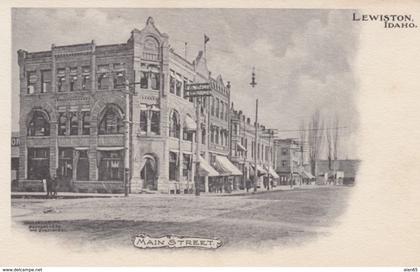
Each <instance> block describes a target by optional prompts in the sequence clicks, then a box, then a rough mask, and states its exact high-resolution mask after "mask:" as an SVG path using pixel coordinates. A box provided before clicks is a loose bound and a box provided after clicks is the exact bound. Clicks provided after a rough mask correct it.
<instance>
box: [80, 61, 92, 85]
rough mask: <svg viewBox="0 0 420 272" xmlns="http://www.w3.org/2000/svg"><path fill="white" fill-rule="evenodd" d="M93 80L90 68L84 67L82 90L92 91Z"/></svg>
mask: <svg viewBox="0 0 420 272" xmlns="http://www.w3.org/2000/svg"><path fill="white" fill-rule="evenodd" d="M90 84H91V79H90V66H83V67H82V90H88V89H90Z"/></svg>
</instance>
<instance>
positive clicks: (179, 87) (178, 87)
mask: <svg viewBox="0 0 420 272" xmlns="http://www.w3.org/2000/svg"><path fill="white" fill-rule="evenodd" d="M181 92H182V77H181V75H180V74H176V95H177V96H181V95H182V94H181Z"/></svg>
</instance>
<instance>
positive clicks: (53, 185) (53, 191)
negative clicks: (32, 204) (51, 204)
mask: <svg viewBox="0 0 420 272" xmlns="http://www.w3.org/2000/svg"><path fill="white" fill-rule="evenodd" d="M57 187H58V181H57V176H56V175H55V174H54V175H53V177H52V178H51V194H52V195H53V196H54V197H55V198H57Z"/></svg>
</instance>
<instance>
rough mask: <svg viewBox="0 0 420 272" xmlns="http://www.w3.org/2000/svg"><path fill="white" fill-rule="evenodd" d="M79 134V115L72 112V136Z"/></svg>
mask: <svg viewBox="0 0 420 272" xmlns="http://www.w3.org/2000/svg"><path fill="white" fill-rule="evenodd" d="M78 134H79V114H78V113H77V112H70V135H78Z"/></svg>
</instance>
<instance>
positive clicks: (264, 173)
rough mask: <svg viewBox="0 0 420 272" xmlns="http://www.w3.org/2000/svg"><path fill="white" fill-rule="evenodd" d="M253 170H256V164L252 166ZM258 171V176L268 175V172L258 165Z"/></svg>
mask: <svg viewBox="0 0 420 272" xmlns="http://www.w3.org/2000/svg"><path fill="white" fill-rule="evenodd" d="M251 166H252V168H254V169H255V164H251ZM257 171H258V175H266V174H267V171H265V169H264V168H263V167H262V166H261V165H257Z"/></svg>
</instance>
